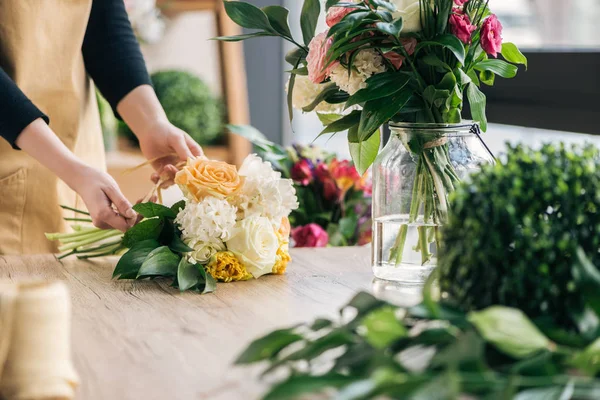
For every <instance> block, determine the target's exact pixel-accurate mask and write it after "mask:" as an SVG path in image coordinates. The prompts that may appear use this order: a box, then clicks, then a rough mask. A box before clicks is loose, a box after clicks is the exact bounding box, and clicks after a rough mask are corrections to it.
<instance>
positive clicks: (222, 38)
mask: <svg viewBox="0 0 600 400" xmlns="http://www.w3.org/2000/svg"><path fill="white" fill-rule="evenodd" d="M265 36H275V35H274V34H272V33H269V32H264V31H261V32H253V33H245V34H243V35H234V36H217V37H214V38H212V40H220V41H222V42H240V41H242V40H246V39H252V38H257V37H265Z"/></svg>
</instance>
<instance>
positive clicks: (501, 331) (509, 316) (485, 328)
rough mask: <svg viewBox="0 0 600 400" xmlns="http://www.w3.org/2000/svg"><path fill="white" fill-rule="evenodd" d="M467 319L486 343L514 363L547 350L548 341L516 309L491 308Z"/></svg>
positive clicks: (474, 313) (470, 315)
mask: <svg viewBox="0 0 600 400" xmlns="http://www.w3.org/2000/svg"><path fill="white" fill-rule="evenodd" d="M468 319H469V322H471V323H472V324H473V325H474V326H475V328H477V331H478V332H479V333H480V334H481V336H483V337H484V339H485V340H486V341H488V342H489V343H491V344H493V345H494V346H495V347H496V348H498V350H500V351H502V352H503V353H506V354H508V355H509V356H511V357H514V358H517V359H523V358H527V357H529V356H531V355H533V354H535V353H537V352H540V351H542V350H547V349H549V348H550V346H551V342H550V340H549V339H548V338H547V337H546V336H544V334H543V333H542V332H540V330H539V329H538V328H537V327H536V326H535V325H534V324H533V323H532V322H531V321H530V320H529V318H527V316H526V315H525V314H524V313H523V312H522V311H521V310H518V309H516V308H509V307H503V306H492V307H489V308H486V309H485V310H482V311H477V312H471V313H469V316H468Z"/></svg>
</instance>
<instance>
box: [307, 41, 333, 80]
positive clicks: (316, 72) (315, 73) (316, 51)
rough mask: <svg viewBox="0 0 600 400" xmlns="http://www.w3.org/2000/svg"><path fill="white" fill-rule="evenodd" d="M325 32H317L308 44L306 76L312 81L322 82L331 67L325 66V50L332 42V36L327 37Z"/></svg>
mask: <svg viewBox="0 0 600 400" xmlns="http://www.w3.org/2000/svg"><path fill="white" fill-rule="evenodd" d="M327 32H328V31H325V32H322V33H319V34H318V35H317V36H315V37H314V38H313V39H312V40H311V41H310V43H309V44H308V56H306V61H307V63H308V78H309V79H310V80H311V81H313V82H314V83H322V82H323V81H324V80H325V79H326V78H327V77H328V76H329V74H330V72H331V69H332V68H333V65H329V66H327V51H329V49H330V48H331V45H332V44H333V38H327Z"/></svg>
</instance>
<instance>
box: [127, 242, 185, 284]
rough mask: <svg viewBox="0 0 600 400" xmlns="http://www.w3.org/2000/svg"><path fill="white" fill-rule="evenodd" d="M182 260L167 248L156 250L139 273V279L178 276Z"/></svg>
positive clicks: (149, 255)
mask: <svg viewBox="0 0 600 400" xmlns="http://www.w3.org/2000/svg"><path fill="white" fill-rule="evenodd" d="M180 258H181V257H179V256H178V255H177V254H174V253H173V252H172V251H171V250H169V248H168V247H167V246H162V247H159V248H157V249H154V250H152V251H151V252H150V254H148V257H146V260H144V263H143V264H142V267H141V268H140V270H139V271H138V275H137V278H142V277H150V276H177V267H178V266H179V261H180Z"/></svg>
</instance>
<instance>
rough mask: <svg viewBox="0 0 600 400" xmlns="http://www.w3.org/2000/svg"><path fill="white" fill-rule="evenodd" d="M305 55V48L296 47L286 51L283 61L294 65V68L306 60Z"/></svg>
mask: <svg viewBox="0 0 600 400" xmlns="http://www.w3.org/2000/svg"><path fill="white" fill-rule="evenodd" d="M306 56H307V54H306V50H305V49H303V48H301V47H296V48H295V49H292V50H290V51H288V53H287V54H286V55H285V61H286V62H287V63H288V64H290V65H292V66H294V68H297V66H298V65H300V64H301V63H303V62H306Z"/></svg>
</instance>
